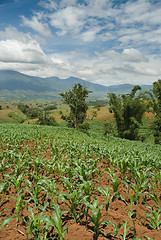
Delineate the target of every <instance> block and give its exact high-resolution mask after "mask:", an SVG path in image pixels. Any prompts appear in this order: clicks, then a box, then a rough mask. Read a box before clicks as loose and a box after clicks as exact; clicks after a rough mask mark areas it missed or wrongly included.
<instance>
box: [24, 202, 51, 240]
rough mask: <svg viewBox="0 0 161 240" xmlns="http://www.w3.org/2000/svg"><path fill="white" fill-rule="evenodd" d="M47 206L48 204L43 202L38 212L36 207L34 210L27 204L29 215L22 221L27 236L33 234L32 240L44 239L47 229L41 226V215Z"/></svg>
mask: <svg viewBox="0 0 161 240" xmlns="http://www.w3.org/2000/svg"><path fill="white" fill-rule="evenodd" d="M47 206H48V203H46V204H45V206H44V208H43V209H42V211H41V213H40V214H39V212H38V211H37V210H36V209H35V210H34V209H33V208H31V207H30V206H28V212H29V215H28V216H27V217H25V219H24V223H25V224H26V228H25V231H26V235H27V237H28V236H29V235H33V236H34V240H40V239H42V240H44V239H46V236H47V232H48V229H47V228H46V227H43V226H42V223H43V220H42V216H43V214H44V212H45V210H46V208H47ZM33 210H34V211H33ZM34 212H36V213H34Z"/></svg>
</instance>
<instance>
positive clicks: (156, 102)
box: [153, 80, 161, 144]
mask: <svg viewBox="0 0 161 240" xmlns="http://www.w3.org/2000/svg"><path fill="white" fill-rule="evenodd" d="M153 93H154V95H155V98H156V99H153V111H154V129H155V130H154V141H155V143H156V144H158V143H159V144H161V80H158V81H157V82H154V83H153Z"/></svg>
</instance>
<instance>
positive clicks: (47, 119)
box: [37, 111, 57, 126]
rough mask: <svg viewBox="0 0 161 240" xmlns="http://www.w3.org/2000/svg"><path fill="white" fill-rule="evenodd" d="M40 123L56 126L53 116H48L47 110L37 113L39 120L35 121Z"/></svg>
mask: <svg viewBox="0 0 161 240" xmlns="http://www.w3.org/2000/svg"><path fill="white" fill-rule="evenodd" d="M37 123H38V124H40V125H49V126H56V125H57V122H56V120H55V118H54V117H52V116H49V113H48V112H47V111H44V112H42V113H41V114H40V115H39V120H38V121H37Z"/></svg>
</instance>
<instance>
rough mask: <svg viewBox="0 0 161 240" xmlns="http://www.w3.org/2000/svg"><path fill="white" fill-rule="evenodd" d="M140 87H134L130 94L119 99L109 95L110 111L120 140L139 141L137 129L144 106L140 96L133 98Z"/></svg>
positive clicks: (112, 94)
mask: <svg viewBox="0 0 161 240" xmlns="http://www.w3.org/2000/svg"><path fill="white" fill-rule="evenodd" d="M140 89H141V87H139V86H134V88H133V89H132V91H131V93H130V94H125V95H124V94H123V95H121V97H118V96H116V95H115V94H114V93H109V97H110V102H109V105H110V111H111V112H113V113H114V118H115V120H116V125H117V130H118V133H119V136H120V137H121V138H126V139H130V140H136V139H139V128H140V124H141V123H142V118H143V114H144V112H145V104H144V103H143V101H142V98H140V96H137V97H136V96H135V94H136V92H137V91H138V90H140Z"/></svg>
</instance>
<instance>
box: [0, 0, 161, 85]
mask: <svg viewBox="0 0 161 240" xmlns="http://www.w3.org/2000/svg"><path fill="white" fill-rule="evenodd" d="M0 70H15V71H19V72H21V73H24V74H28V75H31V76H39V77H51V76H57V77H60V78H68V77H70V76H73V77H78V78H81V79H84V80H87V81H90V82H93V83H98V84H102V85H106V86H109V85H116V84H124V83H131V84H152V83H153V82H154V81H157V80H158V79H161V1H160V0H122V1H121V0H0Z"/></svg>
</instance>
